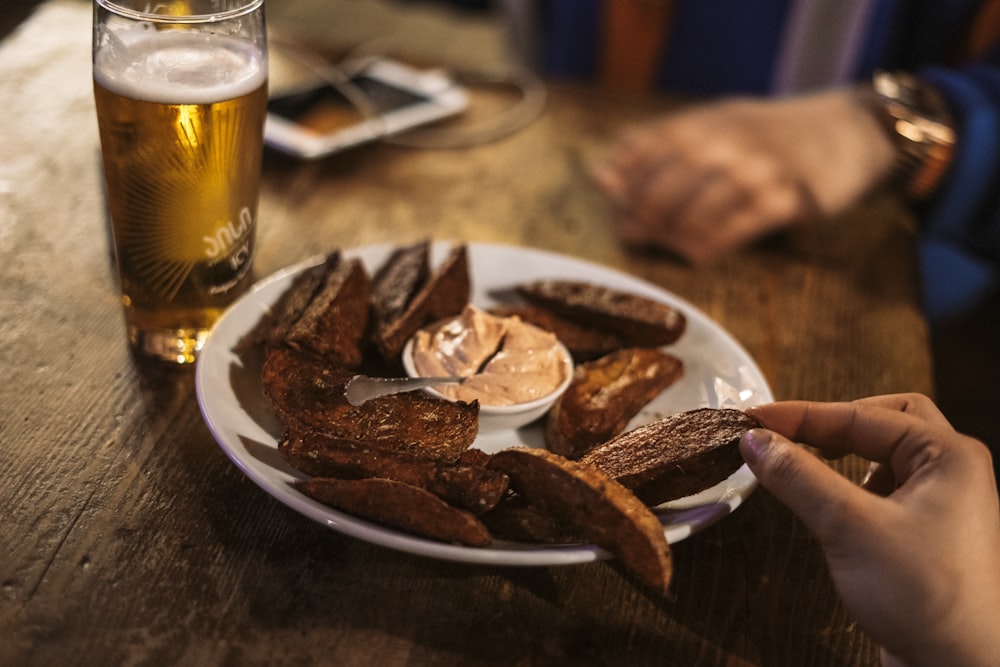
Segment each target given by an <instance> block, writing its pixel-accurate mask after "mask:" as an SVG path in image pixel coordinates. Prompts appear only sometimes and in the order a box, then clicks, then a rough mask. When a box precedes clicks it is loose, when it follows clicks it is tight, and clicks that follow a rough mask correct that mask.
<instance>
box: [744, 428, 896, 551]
mask: <svg viewBox="0 0 1000 667" xmlns="http://www.w3.org/2000/svg"><path fill="white" fill-rule="evenodd" d="M739 446H740V452H741V453H742V454H743V458H744V459H745V460H746V462H747V465H748V466H749V467H750V470H751V471H753V473H754V475H755V476H756V477H757V479H758V480H759V481H760V483H761V485H763V486H764V488H766V489H767V490H768V491H770V492H771V493H772V494H774V496H775V497H777V498H778V500H780V501H781V502H782V503H783V504H784V505H786V506H787V507H788V508H789V509H790V510H791V511H792V512H793V513H794V514H795V515H796V516H798V517H799V518H800V519H802V521H803V523H805V525H806V527H807V528H808V529H809V530H810V532H812V533H813V534H814V535H815V536H816V537H817V538H818V539H819V540H820V542H821V543H823V544H824V545H828V544H833V543H835V542H836V539H837V538H838V537H842V535H841V533H842V531H843V529H844V527H845V525H847V524H848V523H851V524H852V525H854V527H855V528H857V523H858V522H862V523H863V522H864V521H865V520H866V517H869V516H874V515H875V514H876V513H875V512H872V511H871V505H872V503H873V501H874V500H875V499H877V498H878V497H877V496H874V495H872V494H870V493H868V492H866V491H864V490H862V489H860V488H858V487H857V486H855V485H854V484H853V483H851V482H850V481H849V480H847V479H846V478H844V477H842V476H840V475H839V474H837V472H836V471H834V470H833V469H831V468H830V467H828V466H827V465H826V464H824V463H823V462H822V461H820V460H819V459H817V458H816V457H815V456H813V455H812V454H810V453H809V452H808V451H807V450H805V449H803V448H802V447H799V446H797V445H794V444H792V443H791V442H790V441H789V440H788V439H787V438H785V437H783V436H782V435H780V434H778V433H775V432H773V431H770V430H767V429H752V430H750V431H748V432H747V433H746V434H745V435H744V436H743V438H742V439H741V440H740V445H739Z"/></svg>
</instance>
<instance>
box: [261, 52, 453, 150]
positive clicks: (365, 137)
mask: <svg viewBox="0 0 1000 667" xmlns="http://www.w3.org/2000/svg"><path fill="white" fill-rule="evenodd" d="M341 71H344V72H353V74H350V75H345V76H344V77H343V79H344V83H339V84H337V85H335V84H334V83H331V82H327V81H322V82H319V83H310V84H308V85H306V86H304V87H300V88H298V89H293V90H286V91H282V92H281V93H279V94H276V95H273V96H272V97H271V98H270V99H269V100H268V105H267V120H266V122H265V124H264V141H265V143H267V145H269V146H271V147H273V148H276V149H278V150H280V151H283V152H285V153H289V154H291V155H295V156H298V157H301V158H305V159H314V158H319V157H323V156H325V155H330V154H331V153H335V152H337V151H341V150H344V149H345V148H350V147H352V146H357V145H359V144H363V143H365V142H368V141H372V140H375V139H377V138H379V137H382V136H389V135H392V134H396V133H399V132H402V131H404V130H409V129H411V128H414V127H418V126H420V125H424V124H426V123H431V122H434V121H437V120H441V119H442V118H447V117H449V116H453V115H455V114H458V113H461V112H462V111H463V110H464V109H465V108H466V106H467V105H468V96H467V94H466V92H465V90H464V89H463V88H462V87H461V86H459V85H458V84H456V83H455V82H454V81H453V80H452V79H451V78H449V77H448V76H447V75H445V74H443V73H442V72H440V71H439V70H420V69H415V68H413V67H410V66H408V65H405V64H403V63H400V62H398V61H395V60H391V59H386V58H380V59H377V60H367V61H365V63H364V65H363V66H354V65H351V64H347V65H345V66H344V67H343V68H342V70H341Z"/></svg>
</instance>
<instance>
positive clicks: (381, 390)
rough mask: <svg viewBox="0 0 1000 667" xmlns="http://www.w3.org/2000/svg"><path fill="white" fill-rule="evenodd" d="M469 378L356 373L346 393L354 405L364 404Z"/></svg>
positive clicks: (349, 381)
mask: <svg viewBox="0 0 1000 667" xmlns="http://www.w3.org/2000/svg"><path fill="white" fill-rule="evenodd" d="M467 379H468V378H464V377H447V376H446V377H427V378H409V377H403V378H373V377H368V376H367V375H355V376H354V377H352V378H351V379H350V380H348V381H347V385H346V386H345V387H344V395H345V396H346V397H347V402H348V403H350V404H351V405H353V406H359V405H364V403H366V402H367V401H370V400H372V399H373V398H378V397H379V396H388V395H389V394H398V393H400V392H404V391H412V390H413V389H422V388H424V387H433V386H434V385H438V384H461V383H463V382H465V380H467Z"/></svg>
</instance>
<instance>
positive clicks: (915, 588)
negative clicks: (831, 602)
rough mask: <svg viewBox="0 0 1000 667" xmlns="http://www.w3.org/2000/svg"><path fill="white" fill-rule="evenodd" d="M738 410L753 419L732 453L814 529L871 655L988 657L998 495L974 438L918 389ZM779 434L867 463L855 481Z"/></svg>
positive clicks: (996, 641)
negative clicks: (861, 481)
mask: <svg viewBox="0 0 1000 667" xmlns="http://www.w3.org/2000/svg"><path fill="white" fill-rule="evenodd" d="M750 412H751V414H753V416H754V417H755V418H757V419H758V420H759V421H760V422H761V423H762V424H763V425H764V426H765V427H766V429H755V430H753V431H750V432H749V433H748V434H747V435H746V436H745V437H744V438H743V440H742V441H741V443H740V448H741V451H742V452H743V456H744V457H745V458H746V460H747V463H748V464H749V466H750V468H751V470H753V472H754V474H755V475H757V477H758V479H759V480H760V482H761V484H762V485H763V486H764V487H766V488H767V489H768V490H770V491H771V492H772V493H773V494H774V495H775V496H776V497H777V498H778V499H779V500H781V501H782V502H783V503H785V504H786V505H787V506H788V507H789V508H790V509H791V510H792V511H793V512H794V513H795V514H796V515H798V516H799V517H800V518H801V519H802V521H803V522H804V523H805V525H806V527H807V528H808V529H809V530H810V531H811V532H812V534H813V535H814V536H815V537H816V538H817V540H818V541H819V543H820V545H821V546H822V548H823V551H824V553H825V554H826V559H827V562H828V564H829V567H830V573H831V575H832V577H833V581H834V584H835V585H836V587H837V590H838V591H839V593H840V595H841V597H842V598H843V601H844V604H845V606H846V608H847V610H848V612H849V613H850V614H851V615H852V616H853V617H854V619H855V620H856V621H857V622H858V624H859V625H860V626H861V627H862V628H864V630H865V631H866V632H868V633H869V635H870V636H871V637H872V638H873V639H874V640H875V641H877V642H879V644H880V645H881V646H882V647H883V655H882V658H883V664H886V665H893V664H909V665H918V664H926V665H1000V500H998V498H997V487H996V481H995V478H994V475H993V468H992V465H991V459H990V454H989V451H988V450H987V449H986V447H985V446H984V445H983V444H982V443H980V442H978V441H977V440H974V439H972V438H969V437H966V436H963V435H960V434H959V433H957V432H955V430H954V429H952V428H951V426H950V425H949V424H948V422H947V420H946V419H945V418H944V416H943V415H942V414H941V413H940V411H938V409H937V408H936V407H935V406H934V404H933V403H932V402H931V401H930V399H928V398H926V397H924V396H921V395H917V394H905V395H894V396H882V397H875V398H870V399H863V400H859V401H855V402H852V403H809V402H804V401H789V402H783V403H773V404H770V405H764V406H759V407H757V408H753V409H751V410H750ZM767 429H769V430H767ZM791 441H796V442H803V443H806V444H808V445H811V446H814V447H816V448H818V449H819V450H820V451H821V453H823V454H824V455H826V456H830V457H836V456H840V455H844V454H848V453H854V454H858V455H860V456H862V457H864V458H867V459H869V460H871V461H874V462H875V463H876V468H874V474H872V475H871V476H870V477H869V479H868V480H866V488H858V487H857V486H855V485H854V484H852V483H851V482H850V481H849V480H847V479H845V478H844V477H842V476H840V475H838V474H837V473H836V472H835V471H833V470H832V469H831V468H830V467H829V466H827V465H826V464H824V463H823V462H822V461H820V460H819V459H817V458H816V457H814V456H813V455H812V454H810V453H809V452H808V451H807V450H805V449H803V448H801V447H798V446H796V445H794V444H792V442H791ZM900 661H902V662H900Z"/></svg>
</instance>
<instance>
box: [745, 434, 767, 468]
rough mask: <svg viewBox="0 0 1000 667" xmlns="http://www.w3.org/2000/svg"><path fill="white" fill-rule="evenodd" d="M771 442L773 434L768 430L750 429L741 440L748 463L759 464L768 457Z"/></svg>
mask: <svg viewBox="0 0 1000 667" xmlns="http://www.w3.org/2000/svg"><path fill="white" fill-rule="evenodd" d="M771 440H772V435H771V432H770V431H768V430H767V429H763V428H753V429H750V430H749V431H747V432H746V433H744V434H743V437H742V438H741V444H742V445H743V447H742V450H743V458H745V459H746V460H747V463H757V462H758V461H760V460H761V459H762V458H764V457H765V456H767V452H768V450H769V449H770V447H771Z"/></svg>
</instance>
